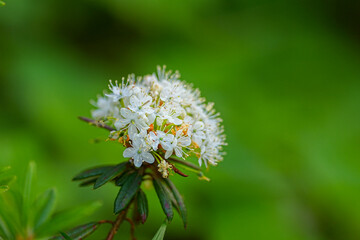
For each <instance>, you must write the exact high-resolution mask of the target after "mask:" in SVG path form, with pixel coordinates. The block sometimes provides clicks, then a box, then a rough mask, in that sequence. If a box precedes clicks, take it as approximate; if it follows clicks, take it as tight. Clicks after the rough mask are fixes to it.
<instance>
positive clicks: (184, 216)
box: [164, 178, 187, 228]
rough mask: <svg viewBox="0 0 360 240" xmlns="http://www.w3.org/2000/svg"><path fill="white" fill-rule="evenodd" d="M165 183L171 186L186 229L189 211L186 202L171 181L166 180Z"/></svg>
mask: <svg viewBox="0 0 360 240" xmlns="http://www.w3.org/2000/svg"><path fill="white" fill-rule="evenodd" d="M164 181H165V182H166V184H167V185H168V186H169V188H170V190H171V192H172V194H173V195H174V197H175V200H176V203H177V206H178V207H179V209H178V210H179V213H180V215H181V218H182V220H183V223H184V228H186V226H187V211H186V207H185V203H184V200H183V198H182V196H181V194H180V193H179V191H178V190H177V188H176V187H175V184H174V183H173V182H172V181H171V180H170V179H168V178H165V179H164Z"/></svg>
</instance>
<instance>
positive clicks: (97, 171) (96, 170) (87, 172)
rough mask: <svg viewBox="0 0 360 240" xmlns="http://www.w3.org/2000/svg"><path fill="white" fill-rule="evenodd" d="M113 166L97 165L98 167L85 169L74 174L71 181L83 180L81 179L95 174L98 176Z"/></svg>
mask: <svg viewBox="0 0 360 240" xmlns="http://www.w3.org/2000/svg"><path fill="white" fill-rule="evenodd" d="M113 167H114V166H99V167H95V168H91V169H87V170H85V171H83V172H81V173H79V174H78V175H76V176H75V177H74V178H73V181H77V180H83V179H86V178H90V177H95V176H100V175H102V174H103V173H105V172H107V171H108V170H110V169H112V168H113Z"/></svg>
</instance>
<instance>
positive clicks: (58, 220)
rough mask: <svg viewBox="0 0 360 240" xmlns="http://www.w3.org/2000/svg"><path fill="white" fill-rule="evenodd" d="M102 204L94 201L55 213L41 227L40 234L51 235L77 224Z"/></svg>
mask: <svg viewBox="0 0 360 240" xmlns="http://www.w3.org/2000/svg"><path fill="white" fill-rule="evenodd" d="M101 205H102V204H101V203H100V202H92V203H90V204H87V205H83V206H79V207H76V208H72V209H69V210H66V211H62V212H59V213H55V215H54V216H53V217H52V218H50V220H49V221H47V222H46V223H45V224H43V225H41V227H39V229H38V236H39V237H41V236H44V235H51V234H54V233H56V232H58V231H59V229H66V228H68V227H70V226H71V225H74V224H77V223H78V222H79V221H80V220H82V219H84V218H85V217H88V216H90V215H91V214H93V212H94V211H95V210H96V209H98V208H99V207H100V206H101Z"/></svg>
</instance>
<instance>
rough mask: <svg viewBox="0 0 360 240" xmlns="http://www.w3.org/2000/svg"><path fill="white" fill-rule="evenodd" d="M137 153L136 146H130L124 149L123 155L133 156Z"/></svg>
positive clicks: (125, 156)
mask: <svg viewBox="0 0 360 240" xmlns="http://www.w3.org/2000/svg"><path fill="white" fill-rule="evenodd" d="M134 154H135V148H132V147H129V148H127V149H125V150H124V152H123V156H124V158H131V157H132V156H134Z"/></svg>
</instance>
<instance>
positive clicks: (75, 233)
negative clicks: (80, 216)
mask: <svg viewBox="0 0 360 240" xmlns="http://www.w3.org/2000/svg"><path fill="white" fill-rule="evenodd" d="M99 225H100V224H99V223H97V222H91V223H87V224H84V225H81V226H78V227H75V228H73V229H71V230H69V231H66V232H65V233H63V232H60V234H61V236H55V237H52V238H50V239H51V240H62V239H66V240H67V239H68V238H69V239H72V240H81V239H84V238H85V237H87V236H89V235H90V234H92V233H93V232H95V230H96V229H98V227H99ZM66 236H67V237H68V238H66Z"/></svg>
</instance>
